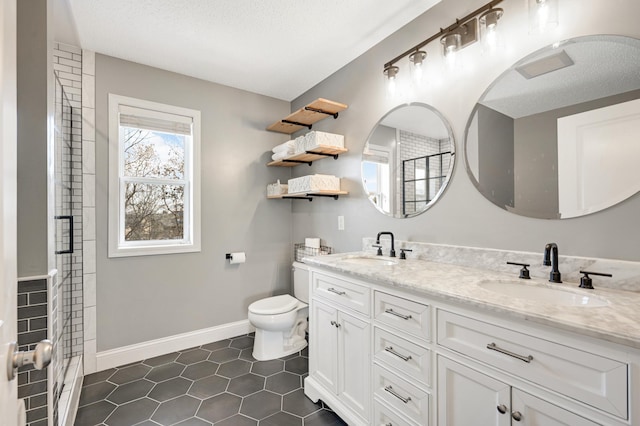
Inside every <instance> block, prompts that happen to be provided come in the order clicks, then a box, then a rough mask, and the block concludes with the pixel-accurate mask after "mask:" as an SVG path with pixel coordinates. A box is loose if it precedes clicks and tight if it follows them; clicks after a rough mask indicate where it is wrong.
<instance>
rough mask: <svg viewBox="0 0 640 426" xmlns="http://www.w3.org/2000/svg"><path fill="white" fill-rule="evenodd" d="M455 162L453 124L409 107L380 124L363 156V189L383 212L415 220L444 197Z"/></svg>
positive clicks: (394, 111)
mask: <svg viewBox="0 0 640 426" xmlns="http://www.w3.org/2000/svg"><path fill="white" fill-rule="evenodd" d="M454 158H455V143H454V140H453V132H452V131H451V127H450V126H449V123H448V122H447V121H446V120H445V119H444V117H443V116H442V114H440V113H439V112H438V111H437V110H436V109H435V108H433V107H431V106H429V105H425V104H420V103H410V104H406V105H401V106H398V107H396V108H394V109H392V110H391V111H389V112H388V113H387V114H386V115H385V116H384V117H382V119H381V120H380V121H378V123H377V124H376V125H375V127H374V128H373V130H372V131H371V133H370V134H369V138H368V139H367V142H366V143H365V145H364V150H363V152H362V184H363V185H364V190H365V192H366V193H367V197H368V198H369V200H370V201H371V203H373V205H374V206H375V207H376V209H378V210H379V211H380V212H382V213H384V214H386V215H388V216H392V217H398V218H404V217H412V216H416V215H418V214H420V213H422V212H424V211H425V210H427V209H428V208H429V207H430V206H431V205H433V204H434V203H435V202H436V200H437V199H438V198H439V197H440V195H441V194H442V193H443V192H444V189H445V187H446V186H447V183H448V182H449V178H450V177H451V173H452V171H453V163H454Z"/></svg>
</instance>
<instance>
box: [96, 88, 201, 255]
mask: <svg viewBox="0 0 640 426" xmlns="http://www.w3.org/2000/svg"><path fill="white" fill-rule="evenodd" d="M122 109H126V110H127V111H134V112H135V113H136V114H139V116H141V117H145V112H146V113H147V114H146V116H147V117H154V116H156V117H157V116H158V115H164V116H166V115H167V114H169V115H170V116H176V117H177V118H178V117H179V118H180V120H184V118H185V117H186V118H187V119H190V120H191V138H190V139H191V143H185V153H184V179H182V180H171V179H168V180H162V179H155V180H153V179H148V180H146V179H144V178H139V177H131V176H129V177H126V176H125V174H124V149H123V145H124V144H123V143H122V139H121V135H122V134H123V131H122V130H121V127H120V113H121V112H122ZM200 123H201V122H200V111H197V110H193V109H189V108H183V107H177V106H173V105H167V104H162V103H158V102H152V101H147V100H143V99H137V98H131V97H127V96H121V95H116V94H113V93H110V94H109V179H108V181H109V187H108V216H109V219H108V225H109V226H108V256H109V257H128V256H149V255H162V254H176V253H191V252H199V251H200V250H201V245H200V229H201V228H200V216H201V215H200V207H201V204H200V203H201V201H200ZM125 179H126V180H127V181H139V182H143V183H147V182H148V183H150V184H164V183H169V184H179V185H183V184H184V207H183V223H184V238H183V239H181V240H140V241H124V226H125V206H124V193H125Z"/></svg>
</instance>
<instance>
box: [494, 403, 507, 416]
mask: <svg viewBox="0 0 640 426" xmlns="http://www.w3.org/2000/svg"><path fill="white" fill-rule="evenodd" d="M496 408H497V409H498V412H499V413H500V414H504V413H506V412H507V406H506V405H504V404H500V405H498V406H497V407H496Z"/></svg>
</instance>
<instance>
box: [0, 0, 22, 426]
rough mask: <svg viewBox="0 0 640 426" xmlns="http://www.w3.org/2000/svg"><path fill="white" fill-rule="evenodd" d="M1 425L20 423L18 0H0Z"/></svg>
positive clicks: (12, 425)
mask: <svg viewBox="0 0 640 426" xmlns="http://www.w3.org/2000/svg"><path fill="white" fill-rule="evenodd" d="M0 120H1V122H0V413H1V414H0V424H2V425H6V426H14V425H17V424H18V413H17V411H18V410H17V380H12V381H9V380H8V378H7V373H6V365H7V357H8V354H9V349H8V346H9V343H10V342H14V341H16V340H17V334H16V333H17V331H16V328H17V319H16V310H17V304H18V299H17V296H16V287H17V263H16V149H17V143H16V141H17V136H16V128H17V121H16V120H17V119H16V0H2V1H1V2H0Z"/></svg>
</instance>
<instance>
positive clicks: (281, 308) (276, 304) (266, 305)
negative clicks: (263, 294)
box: [249, 294, 298, 315]
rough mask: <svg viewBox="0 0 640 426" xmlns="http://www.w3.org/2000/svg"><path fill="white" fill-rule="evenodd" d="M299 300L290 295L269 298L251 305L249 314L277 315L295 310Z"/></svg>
mask: <svg viewBox="0 0 640 426" xmlns="http://www.w3.org/2000/svg"><path fill="white" fill-rule="evenodd" d="M297 306H298V299H296V298H295V297H292V296H291V295H289V294H283V295H281V296H273V297H267V298H266V299H262V300H258V301H257V302H253V303H252V304H250V305H249V312H252V313H254V314H258V315H277V314H282V313H285V312H289V311H292V310H294V309H295V308H296V307H297Z"/></svg>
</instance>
